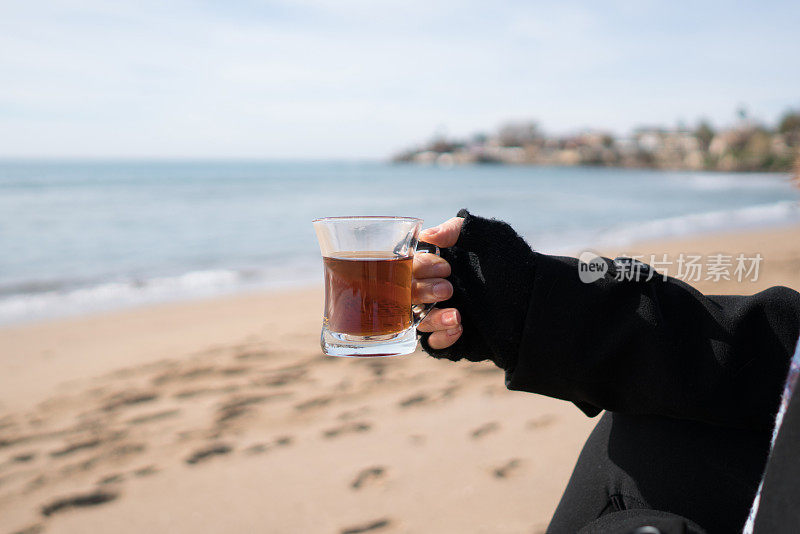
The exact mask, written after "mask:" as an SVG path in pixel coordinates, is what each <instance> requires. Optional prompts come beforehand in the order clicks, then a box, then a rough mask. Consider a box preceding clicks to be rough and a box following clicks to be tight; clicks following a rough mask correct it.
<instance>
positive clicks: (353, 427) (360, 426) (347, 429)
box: [322, 421, 372, 439]
mask: <svg viewBox="0 0 800 534" xmlns="http://www.w3.org/2000/svg"><path fill="white" fill-rule="evenodd" d="M371 428H372V424H371V423H366V422H363V421H354V422H352V423H347V424H344V425H341V426H337V427H334V428H329V429H328V430H325V431H324V432H323V433H322V437H324V438H325V439H331V438H335V437H338V436H340V435H342V434H352V433H360V432H367V431H368V430H370V429H371Z"/></svg>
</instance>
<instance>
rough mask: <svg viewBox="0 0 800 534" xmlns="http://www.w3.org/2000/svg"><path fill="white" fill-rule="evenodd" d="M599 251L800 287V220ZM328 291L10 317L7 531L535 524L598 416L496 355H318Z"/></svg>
mask: <svg viewBox="0 0 800 534" xmlns="http://www.w3.org/2000/svg"><path fill="white" fill-rule="evenodd" d="M599 252H601V253H604V254H607V255H612V256H613V255H616V254H617V253H620V252H627V253H632V254H634V253H636V254H643V255H644V256H645V257H644V259H645V260H647V259H648V255H649V254H651V253H652V254H656V255H658V256H659V257H660V255H661V254H663V253H666V254H669V255H670V257H671V258H673V259H675V258H677V257H678V256H679V255H680V254H681V253H683V254H703V255H712V254H718V253H723V254H727V255H731V256H736V255H738V254H740V253H743V254H745V255H748V256H752V255H754V254H756V253H759V254H761V255H762V256H763V258H764V259H763V262H762V263H761V264H760V267H759V276H758V280H757V281H743V282H738V281H736V280H735V279H733V280H724V279H723V280H720V281H713V280H700V281H698V282H693V285H695V286H696V287H698V288H699V289H700V290H701V291H704V292H706V293H729V294H752V293H755V292H757V291H760V290H762V289H765V288H767V287H770V286H772V285H787V286H790V287H793V288H795V289H800V227H790V228H780V229H762V230H753V231H749V232H744V233H738V234H720V235H707V236H700V237H693V238H688V239H682V240H677V241H676V240H672V241H660V242H649V243H642V244H639V245H637V246H635V247H630V248H629V249H627V250H625V251H621V250H614V251H610V250H600V251H599ZM670 274H672V272H670ZM321 299H322V293H321V288H319V287H315V288H310V289H306V290H302V291H282V292H273V293H268V294H249V295H239V296H231V297H225V298H217V299H213V300H204V301H195V302H184V303H175V304H163V305H158V306H151V307H147V308H138V309H130V310H123V311H117V312H113V313H106V314H102V315H97V316H90V317H79V318H70V319H61V320H57V321H52V322H45V323H37V324H30V325H21V326H11V327H5V328H2V329H0V354H2V357H0V377H1V378H0V534H5V533H21V532H25V533H26V534H33V533H38V532H46V533H48V534H49V533H78V532H81V533H83V532H118V533H123V534H124V533H133V532H145V531H150V532H172V533H196V532H270V533H296V532H303V533H342V534H344V533H349V534H356V533H361V532H369V533H372V532H375V533H377V534H383V533H401V532H409V533H410V532H437V533H450V532H453V533H455V532H470V533H472V532H487V533H489V532H491V533H501V532H508V533H519V532H530V533H533V532H541V531H543V530H544V528H545V527H546V525H547V522H548V520H549V518H550V515H551V514H552V512H553V510H554V508H555V506H556V504H557V502H558V499H559V498H560V496H561V492H562V490H563V488H564V486H565V484H566V482H567V479H568V477H569V475H570V472H571V470H572V467H573V464H574V462H575V459H576V458H577V455H578V452H579V450H580V447H581V445H582V444H583V441H584V439H585V437H586V435H587V434H588V433H589V431H590V430H591V429H592V427H593V425H594V420H591V419H588V418H586V417H585V416H584V415H582V413H581V412H579V411H578V410H577V409H576V408H574V407H573V406H572V405H571V404H569V403H566V402H562V401H557V400H553V399H548V398H545V397H541V396H537V395H531V394H525V393H520V392H510V391H507V390H506V389H505V387H504V384H503V374H502V372H501V371H500V370H498V369H496V368H495V367H494V366H493V365H490V364H486V363H484V364H467V363H458V364H453V363H451V362H444V361H437V360H435V359H433V358H430V357H428V356H426V355H425V354H423V353H421V352H418V353H416V354H414V355H412V356H408V357H401V358H389V359H377V360H354V359H338V358H326V357H323V356H322V355H321V354H320V351H319V346H318V331H319V326H320V311H321V307H322V303H321Z"/></svg>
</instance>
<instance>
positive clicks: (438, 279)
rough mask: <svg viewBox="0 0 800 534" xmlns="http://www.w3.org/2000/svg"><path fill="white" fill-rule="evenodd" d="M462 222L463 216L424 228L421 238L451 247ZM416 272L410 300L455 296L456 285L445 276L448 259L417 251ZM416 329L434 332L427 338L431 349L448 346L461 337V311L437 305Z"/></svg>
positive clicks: (439, 298)
mask: <svg viewBox="0 0 800 534" xmlns="http://www.w3.org/2000/svg"><path fill="white" fill-rule="evenodd" d="M463 223H464V219H463V218H461V217H453V218H452V219H450V220H449V221H445V222H443V223H442V224H440V225H439V226H434V227H433V228H428V229H427V230H423V231H422V232H421V233H420V236H419V239H420V241H425V242H426V243H431V244H432V245H436V246H438V247H452V246H453V245H455V244H456V241H457V240H458V234H460V233H461V225H462V224H463ZM413 273H414V279H413V280H412V282H411V299H412V300H413V301H414V304H419V303H428V302H439V301H442V300H447V299H449V298H450V297H452V296H453V286H452V285H451V284H450V282H448V281H447V280H445V279H444V278H445V277H446V276H450V264H449V263H447V261H446V260H444V259H442V258H440V257H439V256H437V255H435V254H415V255H414V267H413ZM417 329H418V330H420V331H421V332H433V333H432V334H431V336H430V337H429V338H428V344H429V345H430V346H431V348H434V349H445V348H447V347H449V346H450V345H452V344H453V343H455V342H456V341H458V338H460V337H461V333H462V331H463V329H462V327H461V314H460V313H459V312H458V310H457V309H455V308H445V309H439V308H434V309H432V310H431V312H430V313H429V314H428V316H427V317H425V319H424V320H423V321H422V322H421V323H420V324H419V327H417Z"/></svg>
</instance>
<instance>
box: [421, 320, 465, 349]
mask: <svg viewBox="0 0 800 534" xmlns="http://www.w3.org/2000/svg"><path fill="white" fill-rule="evenodd" d="M463 332H464V328H463V327H462V326H461V325H458V326H456V327H454V328H450V329H448V330H439V331H437V332H434V333H433V334H431V335H430V336H429V337H428V345H429V346H430V347H431V348H432V349H446V348H447V347H449V346H450V345H452V344H453V343H455V342H456V341H458V338H460V337H461V334H462V333H463Z"/></svg>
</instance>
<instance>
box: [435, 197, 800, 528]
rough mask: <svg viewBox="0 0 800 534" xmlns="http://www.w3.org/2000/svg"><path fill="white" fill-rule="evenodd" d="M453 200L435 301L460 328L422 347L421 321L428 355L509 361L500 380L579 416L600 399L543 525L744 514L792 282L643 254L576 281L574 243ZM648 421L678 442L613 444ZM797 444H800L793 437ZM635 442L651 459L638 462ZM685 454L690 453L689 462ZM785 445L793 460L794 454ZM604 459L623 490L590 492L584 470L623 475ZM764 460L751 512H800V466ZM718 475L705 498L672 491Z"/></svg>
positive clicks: (781, 358)
mask: <svg viewBox="0 0 800 534" xmlns="http://www.w3.org/2000/svg"><path fill="white" fill-rule="evenodd" d="M459 216H462V217H465V221H464V225H463V228H462V231H461V235H460V237H459V239H458V242H457V243H456V245H455V246H453V247H451V248H449V249H446V250H443V251H442V256H443V257H444V258H445V259H446V260H448V261H449V262H450V264H451V266H452V275H451V276H450V277H449V280H450V281H451V282H452V284H453V286H454V288H455V292H454V295H453V297H452V298H451V299H450V300H449V301H447V302H443V303H440V304H439V306H440V307H450V306H452V307H456V308H458V309H459V310H460V312H461V315H462V322H463V326H464V332H463V334H462V337H461V338H460V339H459V340H458V341H457V342H456V343H455V344H454V345H453V346H452V347H450V348H448V349H445V350H433V349H431V348H430V346H429V345H428V344H427V342H426V341H427V335H423V336H422V344H423V348H425V350H426V351H427V352H429V353H430V354H431V355H433V356H435V357H438V358H448V359H451V360H459V359H462V358H466V359H468V360H471V361H482V360H491V361H493V362H494V363H495V364H497V365H498V366H499V367H501V368H502V369H504V370H505V373H506V385H507V386H508V388H509V389H512V390H519V391H528V392H532V393H539V394H543V395H548V396H551V397H555V398H559V399H564V400H567V401H571V402H573V403H574V404H575V405H576V406H577V407H578V408H580V409H581V410H582V411H583V412H584V413H586V414H587V415H589V416H595V415H597V414H599V413H600V412H601V411H603V410H607V411H608V412H609V413H607V414H606V415H605V416H604V417H603V418H602V419H601V422H600V423H599V424H598V427H597V428H596V429H595V432H594V433H593V435H592V436H591V437H590V439H589V441H588V442H587V446H586V447H585V449H584V452H583V453H582V457H581V459H580V460H579V462H578V466H577V467H576V471H575V473H574V474H573V480H572V482H571V483H570V486H569V487H568V488H567V491H566V492H565V496H564V498H563V499H562V502H561V504H560V505H559V509H558V510H557V512H556V516H555V517H554V519H553V522H552V523H551V528H550V531H553V532H559V531H565V532H567V531H570V530H571V531H572V532H574V531H576V530H578V528H576V527H581V528H586V529H587V530H586V531H587V532H595V531H596V532H631V531H633V529H635V528H636V527H637V526H641V525H651V524H653V525H661V526H660V527H659V528H661V529H662V531H663V532H673V531H674V532H684V531H686V532H693V531H697V532H702V531H704V529H705V530H707V531H709V532H713V531H730V528H734V530H735V526H736V525H738V528H739V529H741V525H742V524H743V523H744V519H745V517H746V515H747V511H748V510H749V507H750V503H752V499H753V497H754V495H755V491H756V488H757V486H758V482H759V480H760V478H761V474H762V472H763V469H764V464H765V462H766V459H767V453H768V452H769V437H770V433H771V429H772V428H773V426H774V421H775V414H776V412H777V407H778V403H779V400H780V394H781V391H782V387H783V383H784V380H785V377H786V373H787V369H788V365H789V360H790V357H791V355H792V354H793V352H794V349H795V345H796V343H797V339H798V335H800V294H798V293H797V292H796V291H793V290H791V289H788V288H785V287H774V288H771V289H768V290H766V291H763V292H761V293H758V294H756V295H752V296H707V295H703V294H701V293H699V292H698V291H697V290H695V289H694V288H692V287H691V286H689V285H687V284H685V283H683V282H681V281H679V280H676V279H672V278H668V279H666V280H664V279H662V277H661V276H659V275H655V276H653V277H652V278H651V279H650V280H646V277H647V266H644V269H643V271H642V272H641V273H640V276H639V278H638V279H633V280H630V279H618V278H620V277H617V276H616V274H617V271H616V269H617V266H616V265H615V264H614V262H612V261H610V260H605V261H606V264H607V266H608V272H607V273H606V274H605V276H603V277H602V278H600V279H599V280H597V281H595V282H592V283H584V282H582V281H581V280H580V278H579V276H578V260H577V259H575V258H568V257H556V256H547V255H544V254H539V253H537V252H534V251H532V250H531V248H530V247H529V246H528V245H527V243H525V241H524V240H523V239H522V238H520V237H519V236H518V235H517V234H516V233H515V232H514V230H513V229H512V228H511V227H510V226H508V225H507V224H505V223H503V222H500V221H496V220H488V219H483V218H480V217H475V216H472V215H470V214H469V213H468V212H466V211H465V210H462V211H461V212H459ZM798 398H800V394H798V395H795V398H794V399H793V400H794V401H798ZM793 404H794V405H797V404H798V402H794V403H793ZM793 409H794V412H795V413H794V414H790V413H787V418H786V423H785V425H789V426H786V429H783V430H782V432H781V433H782V434H783V433H786V434H787V435H789V433H790V432H794V433H795V435H796V434H797V432H798V430H800V406H796V407H793ZM791 411H792V409H791V408H790V412H791ZM790 415H792V417H789V416H790ZM793 418H796V419H798V422H797V426H795V427H794V430H792V431H790V430H789V428H790V427H791V425H790V423H791V421H793V420H794V419H793ZM637 436H639V438H637ZM656 437H657V439H658V443H661V444H662V445H665V444H669V443H670V442H674V443H672V445H669V446H667V448H665V449H663V450H661V451H660V454H661V457H660V458H659V457H653V454H651V453H648V452H647V450H642V449H641V448H640V449H638V452H630V451H629V452H628V454H627V455H622V456H620V455H619V454H617V457H614V454H613V452H614V451H615V450H617V451H618V450H619V448H620V447H626V446H629V445H630V443H631V440H635V439H644V440H653V439H655V438H656ZM690 438H691V439H690ZM626 440H627V441H626ZM692 440H694V441H692ZM695 441H696V443H695ZM779 442H780V437H779ZM639 443H641V444H644V443H646V441H644V442H642V441H640V442H639ZM731 443H733V444H734V446H730V444H731ZM626 444H627V445H626ZM778 445H780V443H779V444H778ZM778 445H776V448H775V449H776V450H775V452H774V453H773V454H774V455H777V454H778V449H779V446H778ZM791 446H794V450H796V451H798V452H800V442H799V441H797V440H796V439H794V441H793V443H792V444H791V445H789V447H791ZM647 447H648V448H650V447H651V445H650V444H649V443H647ZM655 447H656V448H657V446H655ZM683 448H686V449H687V450H683ZM678 449H681V450H678ZM727 449H730V450H729V451H727ZM670 451H675V452H674V454H673V453H671V452H670ZM726 451H727V452H726ZM598 454H600V455H601V456H602V458H599V457H597V455H598ZM726 454H727V456H726ZM587 456H588V458H587ZM637 456H638V457H639V458H640V459H647V461H646V462H644V465H643V466H640V468H639V469H638V470H637V469H636V468H634V466H633V464H635V463H636V462H635V458H636V457H637ZM685 456H689V457H691V458H693V459H692V460H691V462H693V464H692V465H691V469H688V468H687V466H688V465H689V464H687V461H688V460H687V461H684V459H683V457H685ZM706 456H714V457H715V458H710V459H707V458H705V457H706ZM787 456H789V458H787V461H788V462H789V463H790V464H791V468H792V469H794V471H793V472H794V473H797V469H798V466H800V457H798V458H792V457H791V456H792V455H791V454H789V455H787ZM623 457H624V458H626V459H627V460H625V461H624V462H623V463H625V465H622V466H621V465H620V458H623ZM632 459H633V460H632ZM714 460H716V462H717V463H716V464H714ZM587 462H588V463H587ZM603 462H606V463H607V464H608V465H606V467H605V468H603V469H602V471H603V473H602V474H601V475H597V473H595V474H594V475H592V476H590V477H589V478H587V470H586V468H585V467H582V465H584V466H585V465H588V464H591V465H593V466H594V467H593V469H594V470H595V471H597V466H598V465H601V464H603ZM626 462H627V463H626ZM691 462H690V463H691ZM770 462H772V460H770ZM639 463H640V464H641V463H642V462H639ZM709 463H711V464H712V465H711V466H710V467H709V465H708V464H709ZM677 464H680V465H679V466H678V465H677ZM603 465H605V464H603ZM648 466H650V467H648ZM681 466H682V467H683V468H686V469H684V471H681V468H680V467H681ZM614 469H622V471H623V472H624V477H625V478H626V480H627V482H628V484H629V485H631V487H635V492H634V493H635V495H634V494H630V495H629V497H630V499H629V501H630V502H629V503H625V502H624V501H625V498H624V497H625V495H626V494H622V495H623V496H622V497H618V496H617V495H612V494H608V493H609V491H610V490H609V489H608V487H605V488H602V489H601V488H593V489H594V490H595V491H594V493H593V494H592V496H591V498H589V496H588V491H589V490H586V488H587V486H589V485H595V486H599V485H603V484H605V485H606V486H608V484H609V483H610V481H613V480H618V479H617V478H616V475H614V474H613V473H611V471H613V470H614ZM676 469H677V471H676ZM767 471H768V472H767V480H766V482H765V487H764V492H763V495H762V504H761V506H762V508H761V511H760V514H759V518H758V519H759V521H761V520H762V516H764V517H766V514H768V513H769V514H770V515H771V516H772V517H773V518H777V519H779V520H782V521H786V522H787V523H783V525H784V526H787V527H788V525H789V524H791V525H792V527H793V528H796V527H800V515H799V514H800V512H798V509H800V478H797V476H794V477H792V479H791V480H786V478H787V477H780V473H775V474H773V473H772V472H770V466H768V467H767ZM779 471H781V472H786V469H780V470H779ZM682 472H684V473H685V474H684V475H683V476H682V475H681V474H680V473H682ZM598 476H599V477H600V479H602V480H600V479H598ZM771 476H772V477H778V478H781V480H780V481H778V480H775V481H771V480H770V477H771ZM576 477H577V480H576ZM687 477H690V478H689V479H687ZM659 480H660V481H661V482H659ZM642 486H645V487H646V488H651V489H652V491H650V490H647V489H645V490H642ZM670 486H674V488H675V491H674V492H670V491H669V490H668V489H669V487H670ZM773 487H775V488H780V489H779V490H776V492H773V491H772V488H773ZM665 488H666V489H665ZM714 488H717V491H715V492H714V496H713V497H710V498H708V499H707V500H706V501H705V502H702V503H695V504H692V503H688V504H687V503H686V502H682V501H691V500H695V501H696V500H697V499H698V496H697V495H696V493H697V492H698V491H700V490H702V493H699V495H700V496H701V497H702V496H703V495H706V494H707V492H708V491H709V490H713V489H714ZM584 490H586V491H584ZM643 491H644V493H643ZM772 493H775V494H772ZM607 494H608V495H607ZM598 495H599V496H600V497H599V498H598ZM654 495H656V496H655V497H654ZM587 499H588V500H592V499H594V500H595V501H598V502H595V503H588V504H587V502H586V501H587ZM768 500H769V501H772V503H771V504H774V505H775V509H772V508H770V506H768V505H767V504H766V503H767V501H768ZM601 501H602V502H601ZM782 502H783V503H787V504H785V505H783V506H782V505H781V503H782ZM788 503H792V504H791V506H789V504H788ZM768 510H769V512H768ZM780 518H783V519H780ZM695 522H696V524H695ZM791 522H794V523H791ZM758 524H759V523H757V526H758ZM670 525H671V526H670ZM698 525H699V526H698ZM773 527H774V525H773ZM592 529H595V530H592ZM789 530H791V529H789ZM764 531H765V532H766V531H767V530H764ZM770 531H774V528H773V529H771V530H770ZM757 532H758V530H757Z"/></svg>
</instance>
